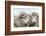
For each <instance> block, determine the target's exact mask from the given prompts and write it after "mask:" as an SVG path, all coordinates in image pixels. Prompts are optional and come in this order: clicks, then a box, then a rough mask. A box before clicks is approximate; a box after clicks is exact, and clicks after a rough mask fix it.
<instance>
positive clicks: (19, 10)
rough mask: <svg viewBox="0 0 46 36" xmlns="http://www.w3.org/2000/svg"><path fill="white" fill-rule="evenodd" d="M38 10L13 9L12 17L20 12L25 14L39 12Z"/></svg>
mask: <svg viewBox="0 0 46 36" xmlns="http://www.w3.org/2000/svg"><path fill="white" fill-rule="evenodd" d="M39 11H40V9H39V8H14V10H13V12H14V13H13V14H14V16H16V15H18V14H19V13H20V12H26V13H30V14H31V13H32V12H37V13H38V12H39Z"/></svg>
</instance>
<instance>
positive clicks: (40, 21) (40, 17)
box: [11, 5, 42, 31]
mask: <svg viewBox="0 0 46 36" xmlns="http://www.w3.org/2000/svg"><path fill="white" fill-rule="evenodd" d="M13 8H39V9H40V11H39V27H21V28H19V27H18V28H14V16H13ZM27 30H42V7H41V6H22V5H21V6H20V5H11V31H27Z"/></svg>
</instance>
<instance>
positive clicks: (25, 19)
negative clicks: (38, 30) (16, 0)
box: [14, 12, 38, 27]
mask: <svg viewBox="0 0 46 36" xmlns="http://www.w3.org/2000/svg"><path fill="white" fill-rule="evenodd" d="M37 16H38V14H37V13H34V12H32V14H27V13H25V12H21V13H20V14H18V15H17V16H14V24H15V25H14V26H15V27H29V26H34V25H35V24H36V23H38V17H37Z"/></svg>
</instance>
